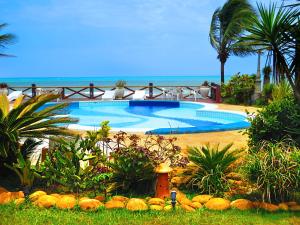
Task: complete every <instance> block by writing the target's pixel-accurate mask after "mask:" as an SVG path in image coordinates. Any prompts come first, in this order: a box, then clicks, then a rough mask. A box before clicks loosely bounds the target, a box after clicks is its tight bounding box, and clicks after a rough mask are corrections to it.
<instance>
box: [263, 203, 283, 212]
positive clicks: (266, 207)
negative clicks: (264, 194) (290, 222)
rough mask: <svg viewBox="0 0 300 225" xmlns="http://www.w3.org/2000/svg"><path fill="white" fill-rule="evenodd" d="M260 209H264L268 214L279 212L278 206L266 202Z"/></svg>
mask: <svg viewBox="0 0 300 225" xmlns="http://www.w3.org/2000/svg"><path fill="white" fill-rule="evenodd" d="M260 208H261V209H264V210H266V211H268V212H275V211H277V210H279V207H278V205H274V204H271V203H266V202H262V203H261V204H260Z"/></svg>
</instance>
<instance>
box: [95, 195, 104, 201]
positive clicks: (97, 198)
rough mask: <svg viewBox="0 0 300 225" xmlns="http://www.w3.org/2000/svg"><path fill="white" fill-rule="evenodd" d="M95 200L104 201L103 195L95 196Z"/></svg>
mask: <svg viewBox="0 0 300 225" xmlns="http://www.w3.org/2000/svg"><path fill="white" fill-rule="evenodd" d="M95 199H96V200H98V201H100V202H104V201H105V197H104V196H103V195H98V196H96V197H95Z"/></svg>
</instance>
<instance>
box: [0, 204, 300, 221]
mask: <svg viewBox="0 0 300 225" xmlns="http://www.w3.org/2000/svg"><path fill="white" fill-rule="evenodd" d="M0 224H1V225H4V224H9V225H15V224H21V225H27V224H28V225H29V224H30V225H33V224H59V225H61V224H72V225H74V224H81V225H85V224H105V225H109V224H122V225H123V224H130V225H135V224H151V225H157V224H170V225H173V224H174V225H176V224H179V225H190V224H197V225H198V224H209V225H214V224H220V225H227V224H234V225H239V224H241V225H246V224H268V225H269V224H276V225H277V224H300V213H291V212H278V213H266V212H262V211H245V212H242V211H237V210H228V211H225V212H214V211H208V210H205V209H201V210H198V211H196V212H189V213H188V212H184V211H181V210H177V211H174V212H153V211H147V212H130V211H127V210H105V209H101V210H98V211H97V212H83V211H80V210H71V211H62V210H58V209H40V208H37V207H34V206H32V205H25V206H22V207H20V208H16V207H15V206H14V205H2V206H0Z"/></svg>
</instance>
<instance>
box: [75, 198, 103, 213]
mask: <svg viewBox="0 0 300 225" xmlns="http://www.w3.org/2000/svg"><path fill="white" fill-rule="evenodd" d="M78 205H79V207H80V208H81V209H83V210H97V209H98V208H99V207H100V206H104V204H103V203H101V202H100V201H98V200H96V199H83V200H81V201H79V203H78Z"/></svg>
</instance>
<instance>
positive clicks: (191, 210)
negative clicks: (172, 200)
mask: <svg viewBox="0 0 300 225" xmlns="http://www.w3.org/2000/svg"><path fill="white" fill-rule="evenodd" d="M181 208H182V209H184V210H185V211H188V212H194V211H195V209H194V208H193V207H191V206H189V205H184V204H182V205H181Z"/></svg>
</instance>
